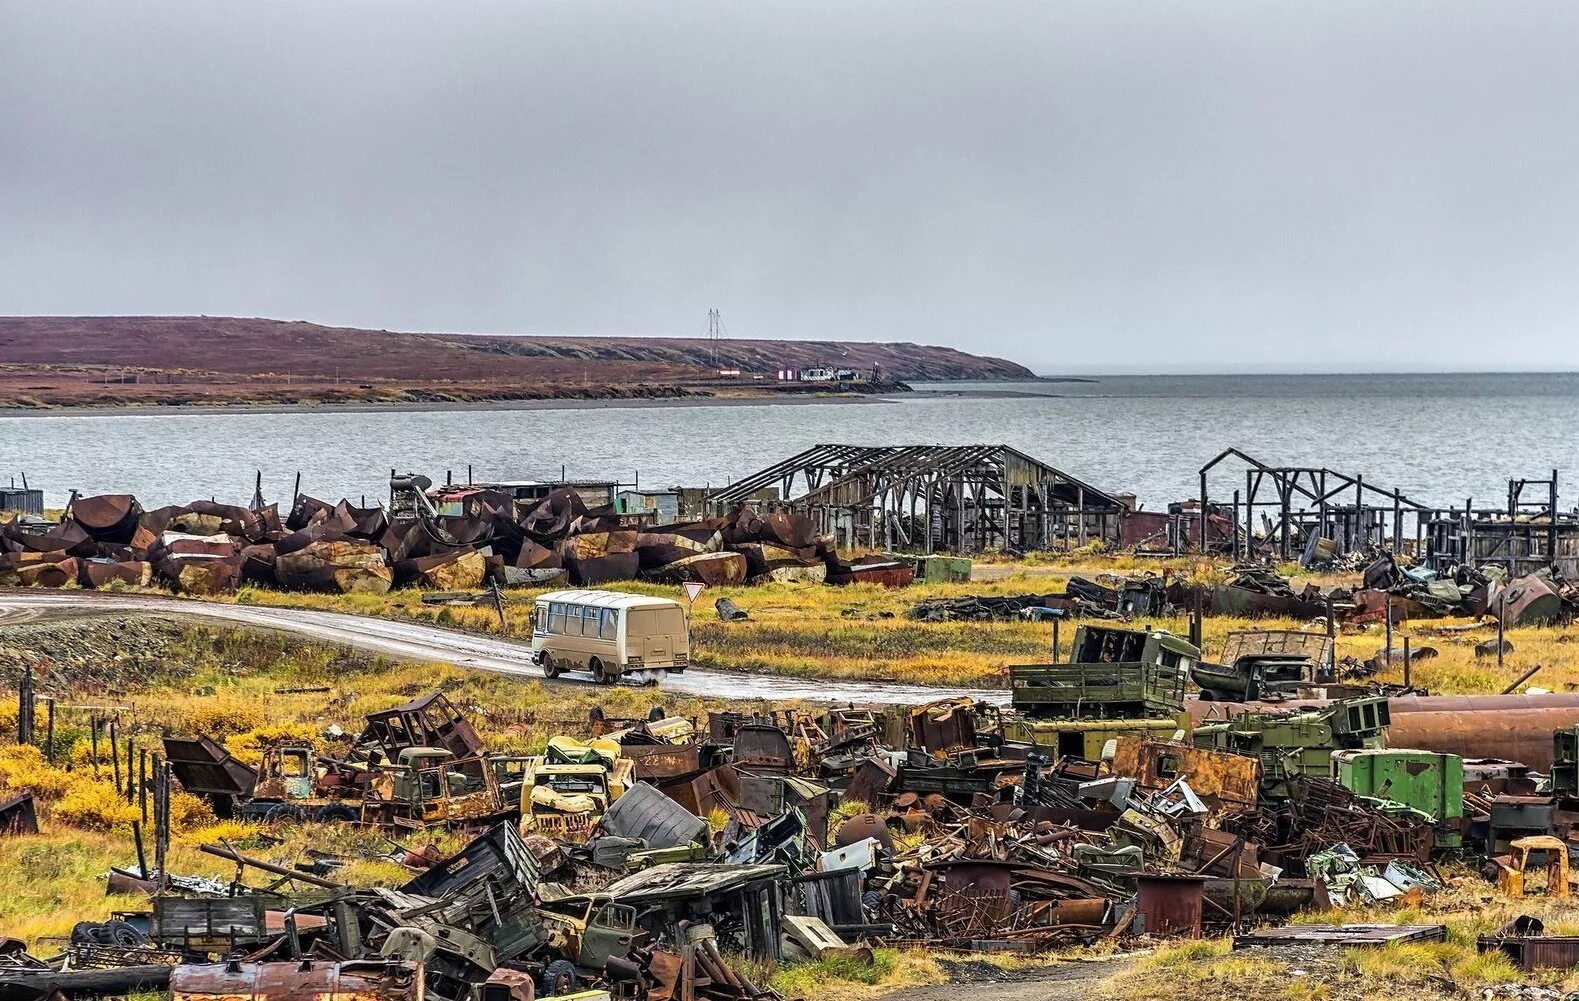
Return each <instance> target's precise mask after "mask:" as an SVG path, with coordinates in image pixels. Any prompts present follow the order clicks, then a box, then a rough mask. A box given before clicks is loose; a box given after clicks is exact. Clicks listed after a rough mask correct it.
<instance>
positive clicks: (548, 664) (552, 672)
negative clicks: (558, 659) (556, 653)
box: [543, 653, 560, 678]
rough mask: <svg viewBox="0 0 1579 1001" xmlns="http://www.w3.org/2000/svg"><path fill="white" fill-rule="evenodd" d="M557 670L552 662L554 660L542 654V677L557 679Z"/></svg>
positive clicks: (556, 666)
mask: <svg viewBox="0 0 1579 1001" xmlns="http://www.w3.org/2000/svg"><path fill="white" fill-rule="evenodd" d="M559 670H560V668H559V665H558V664H556V663H555V662H554V658H552V657H550V656H549V655H548V654H546V653H545V654H543V677H545V678H557V677H559Z"/></svg>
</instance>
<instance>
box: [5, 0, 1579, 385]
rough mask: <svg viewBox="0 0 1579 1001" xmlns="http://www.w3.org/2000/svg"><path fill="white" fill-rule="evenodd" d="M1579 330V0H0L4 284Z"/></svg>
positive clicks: (1210, 360)
mask: <svg viewBox="0 0 1579 1001" xmlns="http://www.w3.org/2000/svg"><path fill="white" fill-rule="evenodd" d="M715 305H716V306H718V307H719V308H720V309H722V310H723V313H724V319H725V323H726V324H727V326H728V328H729V331H730V333H731V334H735V335H740V336H762V337H768V336H772V337H805V338H811V337H818V338H822V337H830V338H853V339H869V340H884V339H896V340H916V341H924V342H932V343H941V344H952V345H956V346H958V347H961V348H965V349H967V350H975V351H982V352H987V353H993V354H1001V355H1005V356H1008V357H1011V358H1014V359H1016V360H1019V361H1022V362H1025V363H1027V364H1030V365H1031V366H1032V367H1034V368H1036V369H1037V370H1038V371H1042V372H1049V373H1055V372H1059V371H1071V370H1092V369H1095V370H1115V369H1127V370H1133V369H1136V368H1139V369H1142V370H1162V371H1166V370H1184V369H1198V370H1207V371H1221V370H1224V369H1226V368H1229V367H1239V366H1248V367H1264V368H1275V369H1284V370H1288V369H1306V368H1321V369H1335V370H1340V371H1341V370H1351V371H1352V370H1359V369H1367V370H1387V371H1397V370H1402V369H1438V370H1457V369H1482V368H1487V369H1503V368H1519V369H1526V370H1528V369H1537V370H1540V369H1547V368H1570V369H1571V368H1579V336H1576V333H1575V331H1576V321H1579V4H1574V3H1572V2H1571V0H1563V2H1550V3H1547V2H1539V0H1537V2H1528V3H1511V4H1510V3H1504V2H1485V3H1452V2H1443V3H1430V4H1427V3H1400V2H1375V0H1366V2H1344V0H1319V2H1311V3H1305V4H1298V3H1281V2H1270V0H1255V2H1249V0H1247V2H1242V3H1224V2H1180V0H1172V2H1165V3H1126V2H1119V0H1099V2H1092V3H1075V2H1057V0H1040V2H1034V3H1023V4H1020V3H991V2H961V3H931V2H918V0H904V2H895V3H877V2H866V3H859V2H858V3H848V2H846V3H838V4H832V3H827V4H824V3H815V2H808V0H789V2H782V3H770V2H738V0H732V2H685V0H662V2H660V0H646V2H619V3H610V2H602V0H563V2H558V0H556V2H538V0H513V2H506V3H467V2H450V0H445V2H431V0H429V2H422V3H408V2H399V0H376V2H373V0H368V2H326V0H311V2H289V0H247V2H242V3H216V2H214V0H194V2H149V3H139V2H131V0H109V2H103V3H83V2H75V0H44V2H40V0H0V313H10V314H19V313H45V314H54V313H63V314H117V313H119V314H130V313H135V314H148V313H152V314H160V313H184V314H190V313H208V314H231V315H243V316H271V317H279V318H284V319H311V320H316V321H321V322H326V323H335V324H347V325H355V326H368V327H385V328H390V329H405V330H447V331H475V332H491V333H545V334H546V333H553V334H561V333H564V334H701V333H703V332H705V329H706V311H707V309H708V307H710V306H715Z"/></svg>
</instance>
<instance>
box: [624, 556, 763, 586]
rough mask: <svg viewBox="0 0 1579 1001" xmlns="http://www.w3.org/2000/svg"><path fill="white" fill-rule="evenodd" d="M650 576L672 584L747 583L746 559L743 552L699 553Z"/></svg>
mask: <svg viewBox="0 0 1579 1001" xmlns="http://www.w3.org/2000/svg"><path fill="white" fill-rule="evenodd" d="M648 576H650V577H651V578H652V579H653V580H658V581H663V582H664V583H668V584H684V583H688V582H695V583H699V584H707V585H709V586H711V587H731V586H734V585H737V584H743V583H745V580H746V558H745V556H744V555H742V554H741V553H698V554H696V555H694V556H686V557H683V558H681V559H678V560H675V561H674V562H672V563H667V564H665V565H663V566H661V567H659V568H657V569H655V570H651V571H649V572H648Z"/></svg>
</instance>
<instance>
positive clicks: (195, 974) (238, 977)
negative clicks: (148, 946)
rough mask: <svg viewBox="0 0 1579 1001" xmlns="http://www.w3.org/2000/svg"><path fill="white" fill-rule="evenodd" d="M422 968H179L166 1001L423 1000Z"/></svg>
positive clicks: (368, 964)
mask: <svg viewBox="0 0 1579 1001" xmlns="http://www.w3.org/2000/svg"><path fill="white" fill-rule="evenodd" d="M422 974H423V969H422V965H421V964H419V963H413V962H410V961H409V960H396V959H389V960H384V959H357V960H345V961H343V962H327V961H324V960H319V959H301V960H291V961H288V962H265V963H249V962H241V961H230V962H225V963H204V964H185V965H182V966H177V967H176V968H175V969H174V970H173V971H171V973H170V997H171V1001H244V999H249V1001H290V999H296V1001H423V994H424V991H423V976H422Z"/></svg>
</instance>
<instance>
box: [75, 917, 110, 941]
mask: <svg viewBox="0 0 1579 1001" xmlns="http://www.w3.org/2000/svg"><path fill="white" fill-rule="evenodd" d="M101 927H102V926H101V925H100V924H99V922H97V921H78V922H77V923H76V924H75V925H72V927H71V944H72V945H103V944H104V943H103V942H102V941H101V940H100V938H99V930H100V928H101Z"/></svg>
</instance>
